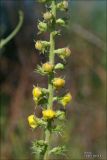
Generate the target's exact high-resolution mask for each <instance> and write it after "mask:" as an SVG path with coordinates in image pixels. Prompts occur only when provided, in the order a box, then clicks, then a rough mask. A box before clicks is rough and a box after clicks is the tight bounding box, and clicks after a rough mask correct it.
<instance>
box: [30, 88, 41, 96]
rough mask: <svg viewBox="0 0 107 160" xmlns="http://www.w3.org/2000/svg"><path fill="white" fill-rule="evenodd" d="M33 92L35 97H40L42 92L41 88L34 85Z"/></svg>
mask: <svg viewBox="0 0 107 160" xmlns="http://www.w3.org/2000/svg"><path fill="white" fill-rule="evenodd" d="M32 94H33V98H39V97H40V96H41V94H42V91H41V88H39V87H34V88H33V91H32Z"/></svg>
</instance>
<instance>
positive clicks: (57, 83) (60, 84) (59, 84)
mask: <svg viewBox="0 0 107 160" xmlns="http://www.w3.org/2000/svg"><path fill="white" fill-rule="evenodd" d="M53 85H54V87H56V88H57V89H58V88H61V87H63V86H64V85H65V80H64V79H62V78H54V80H53Z"/></svg>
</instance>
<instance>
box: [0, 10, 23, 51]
mask: <svg viewBox="0 0 107 160" xmlns="http://www.w3.org/2000/svg"><path fill="white" fill-rule="evenodd" d="M23 17H24V16H23V12H22V11H19V23H18V25H17V26H16V28H15V29H14V30H13V32H12V33H10V35H9V36H8V37H7V38H5V39H2V40H1V41H0V49H2V48H3V47H4V46H5V45H6V44H7V43H8V42H9V41H10V40H11V39H12V38H13V37H14V36H15V35H16V34H17V33H18V31H19V30H20V28H21V26H22V23H23Z"/></svg>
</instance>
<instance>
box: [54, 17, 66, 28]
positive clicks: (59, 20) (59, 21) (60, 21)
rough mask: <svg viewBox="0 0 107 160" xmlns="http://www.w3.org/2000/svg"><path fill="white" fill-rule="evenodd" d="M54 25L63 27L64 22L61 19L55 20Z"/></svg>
mask: <svg viewBox="0 0 107 160" xmlns="http://www.w3.org/2000/svg"><path fill="white" fill-rule="evenodd" d="M56 23H57V24H58V25H61V26H65V21H64V20H63V19H62V18H59V19H57V20H56Z"/></svg>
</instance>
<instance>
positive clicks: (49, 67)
mask: <svg viewBox="0 0 107 160" xmlns="http://www.w3.org/2000/svg"><path fill="white" fill-rule="evenodd" d="M42 67H43V70H44V71H45V72H52V70H53V65H52V64H50V63H49V62H46V63H44V64H43V66H42Z"/></svg>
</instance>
